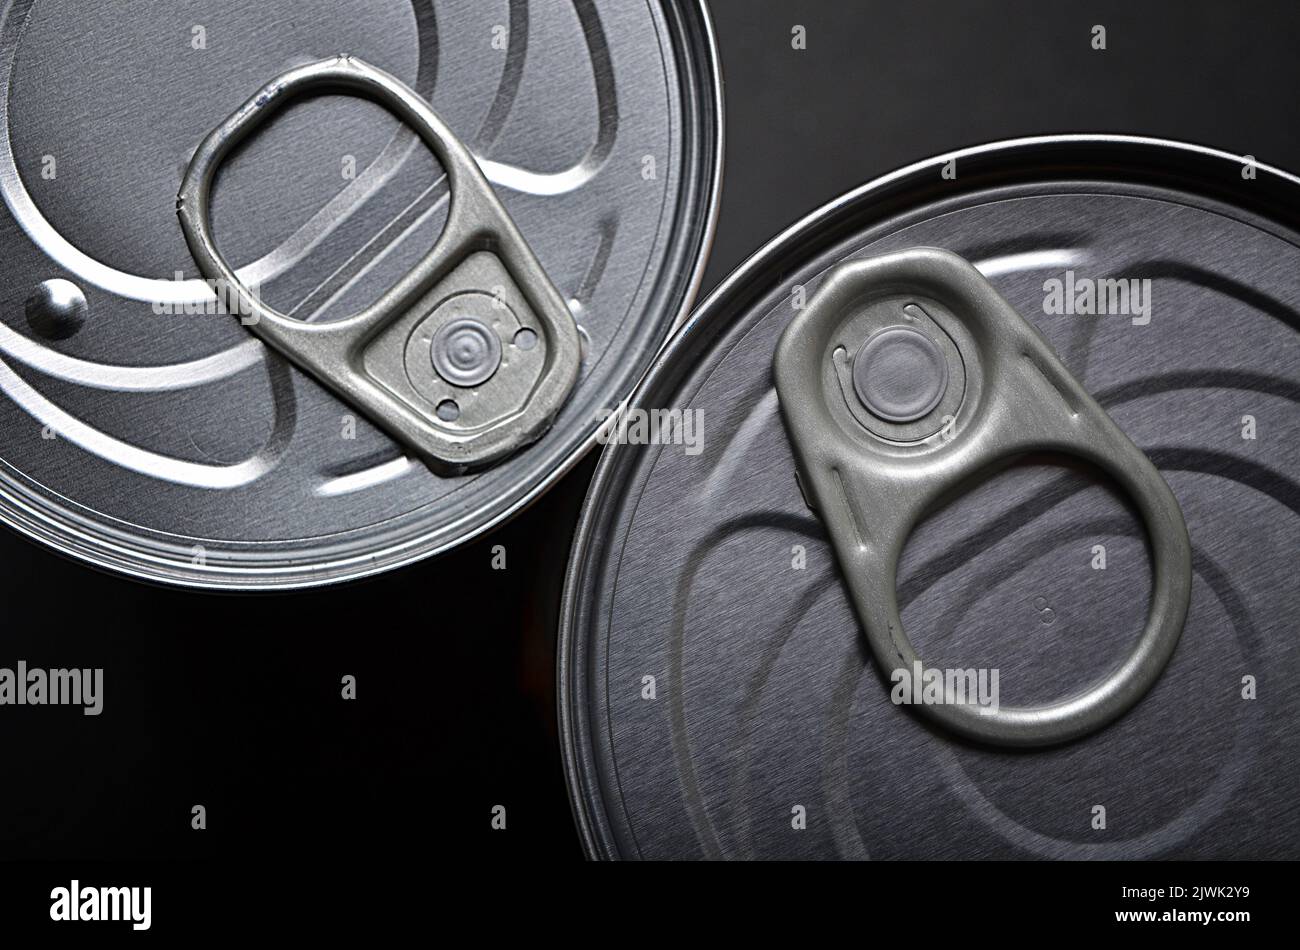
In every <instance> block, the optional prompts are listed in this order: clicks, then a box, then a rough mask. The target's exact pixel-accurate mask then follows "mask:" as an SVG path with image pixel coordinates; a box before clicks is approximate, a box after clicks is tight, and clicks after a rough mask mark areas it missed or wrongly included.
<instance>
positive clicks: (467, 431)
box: [176, 56, 581, 474]
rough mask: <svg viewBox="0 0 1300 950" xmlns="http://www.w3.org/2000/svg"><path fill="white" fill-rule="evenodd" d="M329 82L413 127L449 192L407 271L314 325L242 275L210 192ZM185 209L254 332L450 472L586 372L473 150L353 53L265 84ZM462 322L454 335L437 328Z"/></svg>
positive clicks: (528, 431) (513, 432)
mask: <svg viewBox="0 0 1300 950" xmlns="http://www.w3.org/2000/svg"><path fill="white" fill-rule="evenodd" d="M322 89H333V90H338V91H343V92H353V93H356V94H359V95H363V96H366V97H367V98H370V99H372V100H374V101H376V102H378V103H379V104H380V105H382V106H384V107H385V108H387V109H388V110H389V111H390V112H392V113H393V114H394V115H395V116H396V117H397V118H398V119H400V120H402V121H403V122H405V123H407V124H408V125H409V126H411V128H413V129H414V130H415V131H416V132H417V133H418V134H419V136H420V138H421V139H423V141H424V142H425V144H427V145H428V146H429V148H430V149H431V150H432V151H433V153H434V154H435V155H436V156H437V158H438V159H439V161H440V162H441V163H442V166H443V168H444V169H445V171H446V173H447V178H448V183H449V186H450V187H449V195H450V197H449V208H448V212H447V222H446V226H445V227H444V229H443V233H442V235H441V236H440V237H439V238H438V240H437V242H436V243H435V244H434V246H433V248H432V249H431V250H430V251H429V252H428V253H427V254H426V255H425V256H424V257H423V258H422V259H421V260H420V262H419V263H418V264H416V266H415V267H414V268H413V269H412V270H411V271H410V272H409V273H408V274H406V275H405V276H404V277H402V278H401V279H400V280H398V281H397V283H395V284H394V285H393V286H392V287H391V288H389V289H388V291H386V292H385V293H384V294H383V295H382V296H381V297H380V298H379V299H378V300H377V301H375V302H374V303H373V304H371V305H370V306H369V307H367V308H366V309H364V310H362V311H360V312H359V313H355V314H353V315H351V316H348V317H345V318H343V319H341V320H336V321H331V322H328V323H319V324H317V323H306V322H303V321H300V320H295V319H292V318H291V317H288V316H286V315H285V314H282V313H280V312H279V311H277V310H275V309H274V308H273V307H270V306H268V305H267V304H265V303H263V302H262V301H261V300H259V299H258V297H257V295H255V294H254V293H252V292H251V291H250V290H249V288H247V287H246V286H245V285H244V284H243V283H242V282H241V281H240V280H239V278H238V277H237V276H236V274H235V272H234V269H233V268H231V267H230V265H229V264H228V263H227V262H226V260H225V258H224V257H223V256H222V255H221V252H220V251H218V250H217V246H216V243H215V241H214V239H213V236H212V228H211V220H210V209H209V197H210V192H211V187H212V182H213V179H214V177H215V175H216V172H217V169H218V168H219V167H220V165H221V163H222V161H223V160H224V159H225V157H226V156H227V155H228V154H229V152H230V150H231V149H232V148H233V147H234V146H235V145H237V144H238V143H239V142H240V141H242V140H243V139H245V138H246V137H247V136H248V135H249V134H250V133H252V132H253V131H254V130H255V129H256V128H258V127H259V126H260V125H262V124H263V123H264V122H266V121H267V119H269V118H270V117H271V116H272V115H273V114H274V113H275V112H276V111H277V110H279V109H280V108H282V107H283V106H284V105H285V104H286V103H288V102H289V101H290V100H292V99H293V98H295V97H297V96H299V95H301V94H303V93H305V92H307V91H309V90H322ZM176 212H177V214H178V215H179V217H180V223H181V229H182V230H183V231H184V233H185V240H186V242H187V243H188V244H189V247H190V252H191V253H192V254H193V256H194V260H195V262H196V263H197V264H198V267H199V270H200V271H201V272H202V273H203V275H204V277H206V278H208V279H209V280H210V281H214V282H217V284H218V285H219V286H221V287H223V288H225V289H226V290H227V291H228V292H229V294H231V295H233V296H234V297H235V299H236V300H237V301H238V305H239V308H240V312H241V313H242V314H244V315H246V316H245V318H244V320H243V322H244V323H245V324H246V325H247V326H248V327H249V329H250V330H251V331H252V332H253V333H255V334H256V335H257V336H259V337H260V338H261V339H263V340H264V341H265V342H267V343H268V344H270V345H271V346H273V347H274V348H275V349H276V350H278V351H279V352H280V353H282V354H284V355H285V356H286V357H288V358H289V359H290V360H292V361H293V362H294V363H295V364H297V365H298V366H299V367H301V368H302V369H304V370H305V371H307V372H308V373H310V374H311V375H312V376H313V377H315V378H316V379H317V380H318V381H320V382H321V383H323V384H324V385H326V386H328V387H329V388H330V389H332V390H333V391H334V392H335V393H336V394H338V395H339V396H340V397H341V398H343V399H344V400H345V401H347V402H348V403H350V404H352V405H353V406H355V407H356V408H357V409H359V410H360V411H362V412H363V413H365V414H366V415H367V416H368V417H369V418H370V419H371V420H372V421H373V422H375V423H376V424H377V425H379V426H381V427H382V428H384V429H385V430H387V431H388V432H389V433H390V434H391V435H392V436H394V437H395V438H397V439H398V440H400V441H401V442H403V443H405V444H406V445H407V446H409V447H410V448H412V449H414V450H415V451H416V452H418V453H419V454H420V455H421V456H422V457H423V458H424V459H425V460H426V461H427V462H428V463H429V464H430V466H431V467H433V468H434V469H435V470H437V471H439V472H441V473H444V474H458V473H460V472H463V471H466V470H468V469H471V468H478V467H482V466H484V465H488V464H490V463H492V462H495V461H498V460H500V459H502V458H504V457H506V456H507V455H510V454H511V453H513V452H515V451H517V450H518V449H520V448H522V447H523V446H525V445H527V444H529V443H530V442H533V441H535V440H536V439H538V438H539V437H540V436H541V435H542V433H543V432H545V431H546V430H547V429H548V428H549V427H550V425H551V423H552V422H553V420H554V418H555V414H556V413H557V412H558V411H559V409H560V407H561V406H562V405H563V403H564V401H565V399H567V397H568V395H569V393H570V392H571V391H572V389H573V387H574V385H575V383H576V382H577V379H578V370H579V367H580V363H581V348H580V341H579V336H578V329H577V324H576V323H575V322H574V320H573V315H572V314H571V313H570V312H569V309H568V307H567V306H566V305H565V302H564V299H563V297H561V295H560V293H559V291H558V290H556V289H555V287H554V285H553V284H552V283H551V281H550V279H549V278H548V277H547V276H546V272H545V271H544V270H543V269H542V266H541V264H540V263H539V262H538V260H537V258H536V256H535V255H534V254H533V252H532V250H531V248H529V246H528V244H527V242H526V241H525V240H524V238H523V236H522V235H521V234H520V233H519V230H518V228H516V227H515V224H514V222H513V221H512V220H511V218H510V216H509V214H508V213H507V212H506V210H505V208H504V207H503V206H502V204H501V202H500V200H499V199H498V198H497V197H496V194H495V193H494V192H493V190H492V187H491V185H490V184H488V181H487V179H486V178H485V177H484V175H483V173H482V171H480V169H479V167H478V164H477V163H476V162H475V160H474V157H473V156H472V155H471V154H470V152H469V150H468V149H467V148H465V146H464V145H463V144H462V143H461V142H460V141H459V140H458V139H457V138H456V136H455V135H454V134H453V133H452V131H451V130H450V129H449V128H448V127H447V126H446V125H445V124H444V123H443V122H442V120H441V119H439V118H438V116H437V114H436V113H434V111H433V109H432V108H430V106H429V105H428V103H426V102H425V101H424V100H423V99H422V98H421V97H420V96H419V94H418V93H416V92H415V91H414V90H412V89H410V88H409V87H408V86H406V85H404V84H403V83H402V82H400V81H399V80H397V79H396V78H394V77H393V76H391V75H389V74H388V73H386V72H383V71H382V70H379V69H376V68H374V67H373V66H370V65H368V64H366V63H364V62H362V61H361V60H359V59H356V58H355V57H351V56H338V57H334V58H332V59H328V60H324V61H321V62H318V63H313V64H311V65H307V66H302V67H299V68H297V69H293V70H291V71H289V72H287V73H285V74H284V75H282V76H280V77H279V78H277V79H274V80H272V81H271V82H269V83H267V84H266V85H265V86H263V87H262V89H260V90H259V91H258V92H257V93H256V94H255V95H254V96H253V97H252V98H250V99H249V100H248V101H247V102H245V103H244V104H243V105H242V106H240V107H239V109H237V110H236V111H235V112H234V114H233V115H231V116H230V117H229V118H228V119H226V120H225V121H224V122H223V123H221V125H219V126H217V128H216V129H214V130H213V131H212V132H211V133H209V134H208V136H207V137H206V138H205V139H204V140H203V142H202V143H201V144H200V145H199V148H198V150H197V151H196V152H195V154H194V158H193V159H192V160H191V161H190V165H189V168H188V170H187V171H186V174H185V179H184V181H183V182H182V184H181V189H180V193H179V194H178V196H177V199H176ZM457 321H459V323H457V325H456V328H455V329H456V330H457V333H458V335H457V333H453V334H452V336H451V338H450V341H449V340H448V334H447V333H442V335H441V336H440V335H439V334H440V331H443V330H444V329H445V328H446V327H447V326H448V325H450V324H453V323H456V322H457ZM449 332H450V331H449ZM517 340H526V341H527V343H526V345H525V346H518V345H516V350H515V351H511V352H512V354H513V356H514V357H515V358H514V359H513V360H512V361H511V362H510V364H509V366H506V365H504V363H503V361H502V359H501V356H500V350H501V348H503V347H509V346H511V345H515V341H517ZM498 365H499V366H500V369H499V370H498ZM449 404H450V405H451V406H452V407H453V409H454V413H453V412H451V411H448V408H447V407H448V405H449Z"/></svg>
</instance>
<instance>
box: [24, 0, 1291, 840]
mask: <svg viewBox="0 0 1300 950" xmlns="http://www.w3.org/2000/svg"><path fill="white" fill-rule="evenodd" d="M714 15H715V19H716V25H717V30H718V36H719V40H720V43H721V46H722V55H723V66H724V71H725V74H726V78H727V108H728V123H727V135H728V156H727V165H726V179H725V184H724V195H723V204H722V218H721V221H720V224H719V229H718V235H717V242H716V245H715V250H714V256H713V260H712V263H711V266H710V268H709V272H708V276H707V278H706V286H711V285H712V284H714V283H716V282H717V280H719V279H720V278H721V277H722V276H724V275H725V273H726V272H727V271H729V270H730V269H731V268H732V267H734V266H735V265H737V264H738V263H740V261H741V260H742V259H743V257H744V256H745V255H747V254H748V253H749V252H751V251H752V250H754V249H756V248H757V247H758V246H759V245H761V244H762V243H763V242H764V241H766V240H767V239H768V238H769V237H770V236H771V235H772V234H773V233H775V231H776V230H777V229H779V228H781V227H784V226H785V225H787V224H789V223H791V222H793V221H794V220H795V219H797V218H798V217H800V216H802V215H803V214H805V213H806V212H808V211H811V210H812V209H813V208H814V207H816V206H817V205H818V204H820V203H821V202H823V201H825V200H827V199H830V198H832V197H834V196H836V195H837V194H839V193H841V192H842V191H844V190H846V189H848V188H850V187H852V186H854V185H857V184H859V183H861V182H862V181H864V180H866V179H869V178H871V177H873V176H875V175H878V174H880V173H883V172H886V171H888V170H890V169H892V168H894V167H896V166H898V165H901V164H904V163H907V162H910V161H913V160H916V159H919V158H922V157H925V156H927V155H930V154H934V153H937V152H943V151H948V150H951V149H954V148H958V147H961V146H964V145H970V144H974V143H977V142H982V141H990V140H994V139H998V138H1005V137H1010V136H1019V135H1028V134H1040V133H1047V132H1066V131H1094V132H1128V133H1138V134H1144V135H1153V136H1165V137H1173V138H1179V139H1185V140H1189V141H1193V142H1200V143H1204V144H1209V145H1214V146H1217V147H1220V148H1223V149H1225V150H1228V151H1232V152H1236V153H1250V154H1253V155H1255V156H1256V157H1257V158H1258V159H1259V160H1260V161H1263V162H1268V163H1271V164H1276V165H1279V166H1281V167H1283V168H1286V169H1289V170H1292V171H1295V170H1297V169H1300V139H1298V138H1297V133H1296V126H1295V123H1294V121H1293V117H1294V97H1295V90H1296V88H1297V86H1298V85H1300V84H1298V82H1297V80H1300V59H1297V57H1296V56H1295V51H1294V42H1295V37H1296V36H1297V35H1300V7H1297V5H1295V4H1293V3H1289V2H1278V3H1227V2H1197V3H1191V2H1179V0H1168V2H1161V3H1154V2H1148V3H1141V4H1134V3H1132V2H1089V3H1052V4H1045V3H1041V2H1030V0H1023V2H1014V3H1012V2H1000V3H965V2H963V3H957V2H947V3H939V2H915V0H908V2H901V0H895V2H890V3H884V2H879V3H878V2H873V3H869V4H868V3H854V4H850V3H844V2H832V0H824V2H801V3H791V2H782V0H718V2H716V3H715V4H714ZM794 24H802V25H804V26H805V27H806V28H807V36H808V48H807V49H806V50H803V51H795V50H793V49H791V45H790V35H791V34H790V31H791V27H792V26H793V25H794ZM1094 24H1103V25H1105V26H1106V28H1107V33H1108V35H1107V39H1108V47H1109V48H1108V49H1107V50H1106V51H1104V52H1098V51H1094V50H1092V49H1091V48H1090V38H1091V32H1090V31H1091V28H1092V26H1093V25H1094ZM590 473H591V461H590V460H588V461H587V462H585V463H584V464H582V465H581V466H579V467H578V469H577V470H575V472H574V473H572V474H571V475H570V476H569V477H568V478H566V479H565V480H564V482H563V483H562V484H561V485H560V486H559V487H558V488H557V489H556V490H555V491H553V492H552V493H551V494H550V495H549V496H548V497H547V498H545V499H544V500H543V501H542V502H541V503H539V504H538V505H536V506H534V507H533V508H532V509H531V510H530V511H528V512H526V513H525V514H524V515H522V516H521V517H520V518H518V519H516V520H515V521H514V522H513V523H512V524H510V525H508V526H507V527H506V528H504V529H503V530H501V531H498V532H497V533H495V534H494V535H492V536H490V537H488V538H485V539H482V540H480V541H478V542H476V543H473V544H471V545H469V546H468V547H467V548H465V549H464V550H462V551H460V552H458V553H456V554H454V555H451V556H446V557H442V558H440V559H437V560H433V561H428V562H425V563H424V564H421V565H417V566H415V567H412V568H409V569H406V570H403V571H400V572H397V573H394V574H391V575H389V576H387V577H384V578H380V579H377V580H373V581H368V582H364V583H359V584H356V585H352V586H348V587H344V588H339V589H335V590H330V591H324V592H314V593H307V594H299V595H292V596H270V597H234V596H226V597H223V596H214V595H203V594H195V593H186V592H178V591H167V590H161V589H157V588H150V587H145V586H143V585H139V584H136V583H133V582H130V581H124V580H119V579H116V578H111V577H108V576H106V575H102V574H98V573H95V572H92V571H89V570H87V569H85V568H83V567H80V566H77V565H74V564H72V563H70V562H67V561H64V560H62V559H60V558H58V557H55V556H54V555H51V554H49V553H48V552H46V551H44V550H41V549H38V548H36V547H35V546H33V545H32V544H30V543H28V542H26V541H23V540H20V539H18V538H16V537H15V536H13V535H11V534H9V533H3V534H0V565H3V570H2V571H0V599H2V600H3V602H4V604H5V610H4V619H5V623H4V638H3V642H4V648H3V650H2V651H0V665H12V664H13V663H14V662H16V661H17V660H18V659H25V660H27V661H28V662H29V663H31V664H33V665H41V666H47V667H50V666H65V665H66V666H80V667H84V666H103V667H104V668H105V674H104V675H105V693H106V698H105V712H104V714H103V715H102V716H100V717H98V718H93V717H84V716H82V715H81V714H80V712H79V711H78V710H76V709H66V708H45V709H15V708H13V707H4V708H0V748H3V749H4V750H5V751H4V766H3V770H2V771H0V775H3V781H0V858H24V857H48V858H75V859H82V858H127V857H191V856H193V857H203V856H209V855H221V856H232V857H248V858H252V859H254V860H257V861H259V862H264V861H272V862H273V861H276V860H278V859H281V858H295V857H301V856H302V855H303V854H304V853H319V854H322V855H328V856H330V857H331V858H332V859H334V860H347V858H348V856H349V855H351V854H354V853H359V854H365V853H367V852H373V851H378V852H382V853H386V854H394V853H396V854H402V855H405V856H408V857H410V858H412V859H414V860H415V861H417V862H423V861H428V860H432V861H435V862H438V863H442V862H445V861H447V860H448V859H453V858H471V857H474V858H477V857H486V858H499V857H511V858H529V857H531V858H545V859H548V860H549V859H575V860H576V859H578V858H580V856H581V852H580V849H579V846H578V843H577V839H576V836H575V834H574V832H573V828H572V823H571V818H570V814H569V809H568V804H567V798H566V793H565V789H564V787H563V780H562V777H561V771H560V765H559V757H558V751H557V745H556V739H555V725H554V674H553V648H554V627H555V612H556V608H557V604H558V597H559V586H560V579H561V575H562V570H563V567H564V562H565V560H566V557H567V548H568V542H569V539H570V537H571V534H572V527H573V522H574V518H575V516H576V512H577V508H578V505H579V503H580V501H581V496H582V494H583V491H584V490H585V486H586V482H587V480H588V478H589V477H590ZM497 544H502V545H504V546H505V547H506V549H507V552H508V553H507V556H508V570H507V571H505V572H496V571H493V570H492V569H491V557H492V553H491V549H492V547H493V546H494V545H497ZM374 618H379V619H378V622H376V621H375V619H374ZM346 673H352V674H354V675H356V676H357V677H358V680H359V686H358V690H359V696H358V699H357V700H356V701H355V702H351V703H348V702H343V701H342V700H341V699H340V698H339V689H340V686H339V678H340V677H341V676H342V675H344V674H346ZM196 803H200V804H204V805H205V806H206V807H207V809H208V829H207V830H206V831H203V832H195V831H192V830H191V829H190V808H191V806H192V805H193V804H196ZM496 804H504V805H506V806H507V808H508V828H507V830H506V831H505V832H493V831H492V830H491V829H490V826H489V821H490V809H491V808H492V806H493V805H496Z"/></svg>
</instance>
